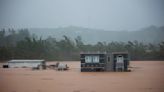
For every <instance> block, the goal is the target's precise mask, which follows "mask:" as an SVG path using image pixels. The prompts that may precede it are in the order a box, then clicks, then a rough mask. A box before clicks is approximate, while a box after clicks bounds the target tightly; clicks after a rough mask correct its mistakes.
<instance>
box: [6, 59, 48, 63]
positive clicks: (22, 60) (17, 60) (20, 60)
mask: <svg viewBox="0 0 164 92" xmlns="http://www.w3.org/2000/svg"><path fill="white" fill-rule="evenodd" d="M44 61H45V60H27V59H26V60H25V59H14V60H10V61H8V62H9V63H11V62H44Z"/></svg>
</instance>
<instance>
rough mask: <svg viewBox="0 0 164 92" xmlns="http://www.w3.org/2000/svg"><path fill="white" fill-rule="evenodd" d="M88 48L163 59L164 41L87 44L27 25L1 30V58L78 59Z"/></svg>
mask: <svg viewBox="0 0 164 92" xmlns="http://www.w3.org/2000/svg"><path fill="white" fill-rule="evenodd" d="M82 51H84V52H86V51H94V52H96V51H106V52H113V51H128V52H129V53H130V57H131V59H132V60H164V42H161V43H159V44H151V43H149V44H148V43H145V44H144V43H142V42H138V41H136V40H135V41H128V42H109V43H107V42H97V43H96V44H85V43H83V41H82V38H81V36H77V37H76V38H75V39H71V38H69V37H67V36H66V35H64V36H63V38H62V39H61V40H57V39H56V38H54V37H48V38H46V39H42V38H41V37H40V38H38V37H37V36H36V35H31V34H30V33H29V31H28V30H27V29H21V30H17V31H15V30H14V29H8V30H5V29H2V30H1V31H0V61H3V60H9V59H45V60H79V53H80V52H82Z"/></svg>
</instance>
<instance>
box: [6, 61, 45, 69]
mask: <svg viewBox="0 0 164 92" xmlns="http://www.w3.org/2000/svg"><path fill="white" fill-rule="evenodd" d="M39 65H45V61H44V60H10V61H8V66H9V68H21V67H38V66H39Z"/></svg>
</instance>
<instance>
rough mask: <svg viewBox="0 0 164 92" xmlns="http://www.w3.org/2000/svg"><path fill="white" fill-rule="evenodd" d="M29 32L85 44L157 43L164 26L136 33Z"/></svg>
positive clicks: (67, 29)
mask: <svg viewBox="0 0 164 92" xmlns="http://www.w3.org/2000/svg"><path fill="white" fill-rule="evenodd" d="M29 32H30V33H32V34H35V35H37V36H39V37H42V38H47V37H49V36H51V37H55V38H57V39H62V37H63V35H66V36H68V37H70V38H71V39H74V38H76V37H77V36H81V37H82V40H83V41H84V42H85V43H91V44H94V43H97V42H98V41H101V42H111V41H122V42H127V41H134V40H137V41H139V42H144V43H159V42H161V41H164V26H162V27H156V26H150V27H147V28H143V29H140V30H136V31H110V30H101V29H99V30H98V29H89V28H83V27H76V26H69V27H60V28H30V29H29Z"/></svg>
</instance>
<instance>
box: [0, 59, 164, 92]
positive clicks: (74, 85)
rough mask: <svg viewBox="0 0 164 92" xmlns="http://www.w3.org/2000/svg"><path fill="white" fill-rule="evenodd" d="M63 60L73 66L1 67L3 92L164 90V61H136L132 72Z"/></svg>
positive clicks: (151, 91)
mask: <svg viewBox="0 0 164 92" xmlns="http://www.w3.org/2000/svg"><path fill="white" fill-rule="evenodd" d="M50 63H51V64H52V63H55V62H50ZM50 63H49V64H50ZM63 63H67V64H68V66H69V67H70V70H68V71H56V70H50V69H48V70H35V71H33V70H31V69H28V68H9V69H3V68H0V92H164V61H132V62H131V67H132V68H131V70H132V71H131V72H80V62H73V61H71V62H70V61H69V62H63ZM0 65H1V66H2V63H1V64H0Z"/></svg>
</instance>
